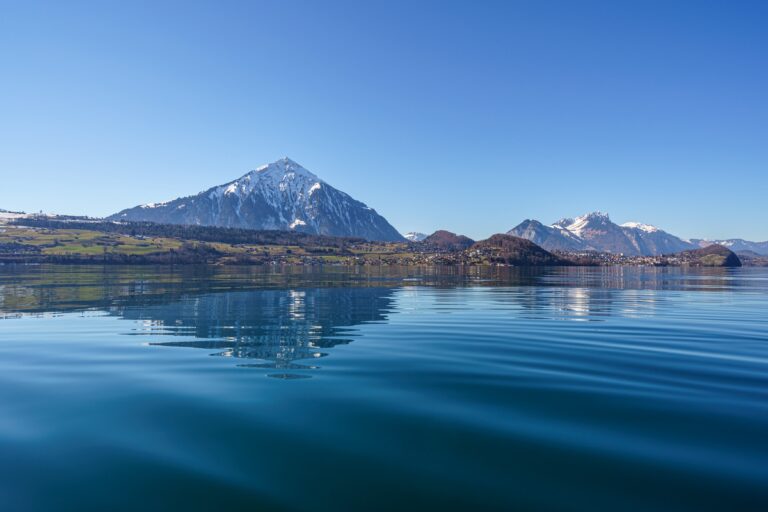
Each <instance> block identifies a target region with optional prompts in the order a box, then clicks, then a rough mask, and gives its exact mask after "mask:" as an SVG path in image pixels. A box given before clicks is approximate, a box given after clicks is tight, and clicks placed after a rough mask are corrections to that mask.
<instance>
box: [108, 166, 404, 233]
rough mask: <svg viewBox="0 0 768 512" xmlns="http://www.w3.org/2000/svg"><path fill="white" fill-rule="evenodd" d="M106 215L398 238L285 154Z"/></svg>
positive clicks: (372, 213) (364, 209) (372, 215)
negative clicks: (212, 183) (197, 188)
mask: <svg viewBox="0 0 768 512" xmlns="http://www.w3.org/2000/svg"><path fill="white" fill-rule="evenodd" d="M110 219H111V220H126V221H149V222H157V223H162V224H195V225H204V226H222V227H231V228H246V229H270V230H272V229H274V230H295V231H301V232H304V233H312V234H319V235H330V236H352V237H360V238H366V239H368V240H382V241H400V240H403V237H402V236H401V235H400V233H398V232H397V230H396V229H395V228H394V227H392V225H390V224H389V222H387V220H386V219H384V217H382V216H381V215H379V214H378V213H376V211H375V210H373V209H372V208H369V207H368V206H366V205H365V204H363V203H361V202H360V201H357V200H355V199H353V198H352V197H350V196H349V195H347V194H345V193H344V192H342V191H340V190H337V189H335V188H334V187H332V186H330V185H329V184H328V183H326V182H324V181H323V180H321V179H320V178H318V177H317V176H315V175H314V174H312V173H311V172H309V171H308V170H307V169H305V168H304V167H302V166H301V165H299V164H297V163H296V162H294V161H293V160H291V159H289V158H283V159H281V160H278V161H277V162H274V163H271V164H269V165H264V166H261V167H259V168H258V169H256V170H254V171H251V172H249V173H247V174H245V175H243V176H242V177H240V178H238V179H236V180H234V181H231V182H229V183H226V184H224V185H219V186H217V187H213V188H211V189H208V190H206V191H205V192H201V193H199V194H197V195H195V196H190V197H184V198H179V199H174V200H172V201H167V202H164V203H149V204H145V205H141V206H137V207H135V208H130V209H127V210H123V211H121V212H119V213H116V214H115V215H112V216H111V217H110Z"/></svg>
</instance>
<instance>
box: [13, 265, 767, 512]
mask: <svg viewBox="0 0 768 512" xmlns="http://www.w3.org/2000/svg"><path fill="white" fill-rule="evenodd" d="M0 411H1V412H0V508H1V509H2V510H4V511H5V510H7V511H16V510H21V511H23V510H171V509H174V510H224V509H233V508H238V509H250V510H332V511H339V510H479V509H487V510H514V509H517V510H585V511H586V510H589V511H592V510H595V511H597V510H601V511H602V510H655V511H659V510H697V511H700V510H763V511H764V510H768V269H748V268H745V269H735V270H725V269H722V270H721V269H712V270H691V271H687V272H686V271H681V270H680V269H638V268H602V269H583V268H581V269H580V268H572V269H565V268H560V269H546V270H519V269H517V270H516V269H485V270H479V269H475V270H472V271H468V272H467V273H458V272H457V271H455V270H450V269H442V270H441V269H388V270H387V269H384V270H382V269H373V270H371V269H365V270H358V271H349V270H341V269H327V270H324V271H322V272H320V271H317V270H307V269H282V270H274V269H261V268H258V269H254V268H211V267H203V268H199V267H187V268H176V269H170V268H151V267H130V268H129V267H106V268H102V267H68V266H58V267H57V266H36V267H35V266H28V267H19V266H17V267H12V266H5V267H0Z"/></svg>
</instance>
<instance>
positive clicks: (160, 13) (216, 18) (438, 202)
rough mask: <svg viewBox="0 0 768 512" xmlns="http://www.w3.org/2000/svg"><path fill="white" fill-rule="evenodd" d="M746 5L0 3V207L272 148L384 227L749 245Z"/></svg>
mask: <svg viewBox="0 0 768 512" xmlns="http://www.w3.org/2000/svg"><path fill="white" fill-rule="evenodd" d="M766 26H768V2H761V1H758V2H746V1H738V0H737V1H725V0H723V1H720V2H710V1H705V0H702V1H691V2H685V1H676V2H670V1H640V0H638V1H620V2H616V1H603V2H597V1H579V0H572V1H561V2H556V1H546V0H543V1H520V2H514V1H505V2H490V1H487V2H469V1H465V2H450V1H448V2H414V1H411V2H396V1H391V0H390V1H386V2H385V1H382V2H373V1H372V2H351V1H350V2H330V1H329V2H320V1H306V2H294V1H274V2H256V1H253V2H222V1H217V2H193V1H185V2H138V1H137V2H116V1H115V2H109V1H101V2H92V3H85V2H58V1H57V2H50V3H45V2H34V1H24V2H21V1H14V2H7V1H5V0H0V70H2V71H1V72H2V75H1V76H0V78H2V80H0V208H6V209H19V210H26V211H37V210H41V209H42V210H45V211H55V212H60V213H72V214H90V215H106V214H109V213H113V212H115V211H117V210H120V209H122V208H125V207H129V206H133V205H136V204H139V203H145V202H150V201H159V200H166V199H170V198H173V197H176V196H180V195H188V194H192V193H196V192H199V191H200V190H203V189H206V188H208V187H210V186H213V185H217V184H221V183H224V182H226V181H228V180H231V179H234V178H236V177H238V176H240V175H241V174H244V173H245V172H247V171H248V170H250V169H252V168H255V167H257V166H258V165H260V164H262V163H266V162H270V161H274V160H276V159H278V158H280V157H282V156H285V155H287V156H290V157H291V158H293V159H294V160H296V161H298V162H300V163H301V164H302V165H304V166H305V167H307V168H308V169H310V170H312V171H313V172H315V173H316V174H318V175H319V176H320V177H321V178H323V179H325V180H326V181H327V182H329V183H330V184H332V185H334V186H336V187H337V188H339V189H341V190H344V191H345V192H348V193H349V194H351V195H352V196H353V197H355V198H357V199H360V200H362V201H364V202H366V203H367V204H368V205H370V206H372V207H374V208H376V209H377V210H378V211H379V212H380V213H382V214H383V215H384V216H385V217H387V218H388V219H389V220H390V222H392V224H393V225H394V226H395V227H396V228H398V229H399V230H401V231H403V232H405V231H410V230H418V231H425V232H431V231H433V230H435V229H438V228H445V229H449V230H451V231H456V232H459V233H463V234H467V235H469V236H472V237H474V238H483V237H486V236H488V235H490V234H492V233H495V232H503V231H506V230H508V229H510V228H511V227H513V226H514V225H516V224H517V223H519V222H520V221H521V220H523V219H525V218H537V219H540V220H542V221H546V222H551V221H554V220H556V219H557V218H559V217H563V216H573V215H578V214H580V213H583V212H586V211H591V210H603V211H607V212H609V213H610V214H611V216H612V218H613V219H614V220H616V221H620V222H624V221H629V220H638V221H643V222H647V223H652V224H656V225H658V226H660V227H662V228H663V229H666V230H668V231H670V232H673V233H675V234H679V235H681V236H685V237H709V238H719V237H743V238H748V239H760V240H765V239H768V201H766V197H768V99H767V98H768V61H766V55H768V31H766V30H765V27H766Z"/></svg>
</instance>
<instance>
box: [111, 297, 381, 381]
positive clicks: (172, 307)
mask: <svg viewBox="0 0 768 512" xmlns="http://www.w3.org/2000/svg"><path fill="white" fill-rule="evenodd" d="M394 291H395V289H393V288H379V287H375V288H308V289H289V290H250V291H236V292H222V293H215V294H206V295H200V296H193V297H187V298H184V299H183V300H180V301H178V302H173V303H169V304H154V305H147V306H142V307H133V306H128V307H115V308H112V309H111V310H110V313H111V314H114V315H117V316H120V317H121V318H125V319H128V320H135V321H138V322H139V324H140V325H141V326H142V327H141V330H140V331H138V333H139V334H144V335H150V336H153V341H152V342H151V344H152V345H159V346H168V347H170V346H172V347H191V348H201V349H206V350H215V351H217V352H216V353H217V355H221V356H226V357H237V358H245V359H258V360H260V362H256V363H253V364H250V365H248V366H259V367H264V368H278V369H297V368H309V367H311V366H310V365H307V364H297V363H295V362H294V361H297V360H302V359H313V358H318V357H321V356H323V355H325V354H324V353H323V352H322V349H324V348H330V347H333V346H336V345H339V344H346V343H349V342H351V341H352V339H353V338H354V337H355V336H356V334H355V333H356V330H357V329H356V327H355V326H358V325H360V324H364V323H368V322H383V321H386V319H387V314H388V313H389V312H390V311H391V309H392V307H393V304H392V302H393V293H394ZM160 336H175V337H184V338H186V339H183V340H178V341H155V340H156V339H157V337H160Z"/></svg>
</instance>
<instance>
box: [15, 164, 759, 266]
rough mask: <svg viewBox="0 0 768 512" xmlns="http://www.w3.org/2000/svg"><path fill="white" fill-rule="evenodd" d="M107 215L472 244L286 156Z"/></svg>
mask: <svg viewBox="0 0 768 512" xmlns="http://www.w3.org/2000/svg"><path fill="white" fill-rule="evenodd" d="M29 216H34V215H27V214H23V213H16V212H7V211H5V210H0V221H8V220H12V219H15V218H20V217H29ZM107 220H111V221H118V222H119V221H132V222H153V223H157V224H177V225H196V226H215V227H226V228H241V229H251V230H278V231H293V232H299V233H306V234H311V235H325V236H335V237H354V238H363V239H367V240H371V241H384V242H402V241H409V242H422V241H428V242H429V245H432V246H435V247H438V248H440V250H443V249H444V248H445V247H447V246H450V245H452V244H453V245H456V246H465V245H467V243H468V241H469V242H471V240H470V239H469V238H466V237H463V238H465V239H461V240H458V239H457V240H453V239H451V238H450V237H449V236H448V235H451V236H452V237H456V236H457V235H453V234H452V233H449V232H446V231H439V232H437V233H435V234H433V235H431V236H430V237H428V236H427V235H425V234H424V233H419V232H409V233H406V234H405V236H403V235H401V234H400V233H399V232H398V231H397V230H396V229H395V228H394V227H393V226H392V225H391V224H390V223H389V222H388V221H387V220H386V219H385V218H384V217H383V216H381V215H379V214H378V213H377V212H376V211H375V210H374V209H372V208H370V207H368V206H367V205H366V204H364V203H362V202H360V201H358V200H356V199H354V198H352V197H351V196H349V195H348V194H346V193H344V192H342V191H340V190H338V189H336V188H334V187H332V186H331V185H329V184H328V183H327V182H325V181H323V180H321V179H320V178H318V177H317V176H316V175H314V174H313V173H311V172H310V171H308V170H307V169H305V168H304V167H302V166H301V165H299V164H298V163H296V162H294V161H293V160H291V159H290V158H287V157H286V158H283V159H281V160H278V161H276V162H273V163H271V164H268V165H263V166H261V167H259V168H257V169H256V170H253V171H250V172H248V173H246V174H244V175H243V176H241V177H240V178H238V179H236V180H234V181H230V182H228V183H225V184H223V185H217V186H214V187H212V188H209V189H208V190H205V191H203V192H200V193H199V194H196V195H192V196H188V197H180V198H177V199H173V200H171V201H166V202H162V203H147V204H143V205H140V206H136V207H133V208H129V209H126V210H122V211H120V212H118V213H116V214H114V215H111V216H109V217H107ZM507 234H508V235H512V236H516V237H520V238H524V239H526V240H530V241H532V242H534V243H535V244H537V245H539V246H541V247H543V248H544V249H546V250H548V251H566V252H583V251H598V252H610V253H621V254H625V255H627V256H657V255H662V254H673V253H678V252H681V251H689V250H693V249H697V248H703V247H707V246H709V245H713V244H718V245H722V246H724V247H727V248H729V249H731V250H732V251H734V252H737V253H738V252H743V253H751V254H754V255H768V241H766V242H750V241H747V240H743V239H726V240H704V239H691V240H686V239H683V238H681V237H678V236H675V235H673V234H671V233H668V232H666V231H664V230H662V229H659V228H657V227H655V226H651V225H649V224H643V223H640V222H626V223H623V224H616V223H614V222H613V221H612V220H611V219H610V217H609V216H608V214H606V213H602V212H592V213H588V214H586V215H582V216H580V217H575V218H563V219H560V220H558V221H557V222H554V223H552V224H544V223H542V222H540V221H538V220H533V219H526V220H525V221H523V222H522V223H520V224H519V225H517V226H515V227H514V228H512V229H510V230H509V231H508V232H507Z"/></svg>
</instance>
